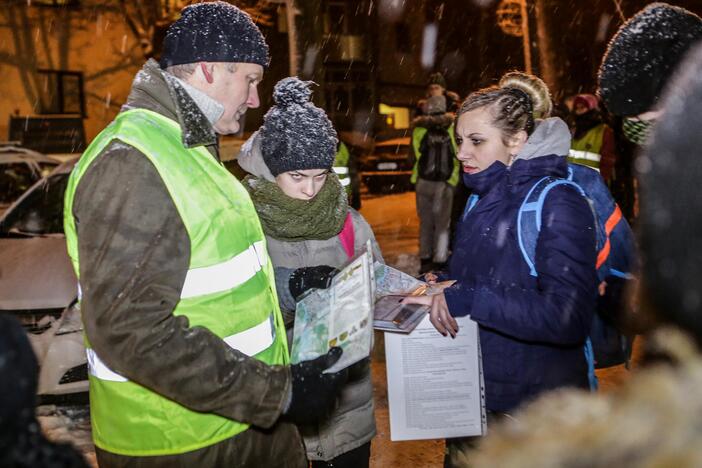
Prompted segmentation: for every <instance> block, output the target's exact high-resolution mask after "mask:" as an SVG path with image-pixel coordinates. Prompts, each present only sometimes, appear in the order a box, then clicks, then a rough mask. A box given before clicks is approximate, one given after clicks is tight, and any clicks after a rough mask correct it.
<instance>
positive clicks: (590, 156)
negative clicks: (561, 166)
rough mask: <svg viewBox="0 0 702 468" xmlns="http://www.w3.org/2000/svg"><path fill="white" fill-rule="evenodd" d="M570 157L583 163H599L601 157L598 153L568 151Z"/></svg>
mask: <svg viewBox="0 0 702 468" xmlns="http://www.w3.org/2000/svg"><path fill="white" fill-rule="evenodd" d="M570 157H571V158H573V159H582V160H584V161H592V162H596V163H599V162H600V159H602V155H600V154H598V153H592V152H590V151H580V150H574V149H571V150H570Z"/></svg>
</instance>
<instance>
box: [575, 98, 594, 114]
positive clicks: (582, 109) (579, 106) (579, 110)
mask: <svg viewBox="0 0 702 468" xmlns="http://www.w3.org/2000/svg"><path fill="white" fill-rule="evenodd" d="M589 110H590V109H588V108H587V106H586V105H585V104H583V103H582V102H580V101H577V102H576V103H575V105H574V106H573V112H574V113H575V115H583V114H584V113H586V112H587V111H589Z"/></svg>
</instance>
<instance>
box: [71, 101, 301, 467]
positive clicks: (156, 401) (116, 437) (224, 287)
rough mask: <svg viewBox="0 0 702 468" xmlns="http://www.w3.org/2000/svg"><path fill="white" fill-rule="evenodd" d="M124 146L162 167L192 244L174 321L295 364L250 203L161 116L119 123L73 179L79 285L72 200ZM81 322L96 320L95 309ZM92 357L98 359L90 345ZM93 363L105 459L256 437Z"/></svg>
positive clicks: (95, 410) (126, 115)
mask: <svg viewBox="0 0 702 468" xmlns="http://www.w3.org/2000/svg"><path fill="white" fill-rule="evenodd" d="M115 140H119V141H122V142H124V143H126V144H129V145H131V146H132V147H134V148H136V149H137V150H138V151H139V152H140V153H142V154H143V155H144V156H145V157H147V158H148V159H149V161H150V162H151V163H152V164H153V165H154V167H155V168H156V170H157V171H158V173H159V176H160V177H161V180H162V181H163V183H164V184H165V186H166V188H167V189H168V191H169V194H170V196H171V198H172V200H173V202H174V204H175V206H176V208H177V210H178V213H179V215H180V217H181V219H182V221H183V224H184V225H185V229H186V231H187V233H188V237H189V239H190V258H189V267H188V268H189V269H188V271H187V272H184V273H185V274H184V276H185V281H184V284H183V288H182V290H181V297H180V300H179V301H178V303H177V304H176V306H175V308H174V309H173V312H172V314H173V315H174V316H184V317H186V318H187V319H188V321H189V326H190V327H204V328H206V329H208V330H210V332H211V333H212V334H214V335H215V336H217V337H219V338H220V339H221V340H222V341H223V342H224V343H226V344H227V346H231V347H232V348H235V349H237V350H239V351H241V352H242V353H244V354H246V355H249V356H252V357H254V358H255V359H257V360H259V361H262V362H264V363H266V364H269V365H284V364H286V363H287V362H288V361H289V357H288V352H287V341H286V338H285V327H284V323H283V319H282V316H281V314H280V310H279V307H278V298H277V295H276V291H275V281H274V278H275V273H274V271H273V265H272V264H271V262H270V261H269V259H268V255H267V253H266V243H265V235H264V234H263V230H262V229H261V225H260V222H259V221H258V217H257V216H256V210H255V208H254V206H253V203H252V202H251V199H250V197H249V195H248V193H247V192H246V190H245V189H244V187H243V186H242V185H241V183H240V182H238V181H237V180H236V179H235V178H234V177H233V176H232V175H231V173H229V171H227V170H226V168H225V167H224V166H223V165H222V164H221V163H219V162H218V161H217V160H216V159H215V158H214V157H213V156H212V155H211V154H210V153H209V152H208V151H207V149H206V148H205V147H195V148H184V147H183V143H182V132H181V130H180V127H179V126H178V123H177V122H175V121H173V120H170V119H168V118H166V117H163V116H161V115H159V114H156V113H154V112H151V111H148V110H145V109H132V110H129V111H125V112H123V113H121V114H119V115H118V117H117V118H116V119H115V121H114V122H113V123H112V124H111V125H110V126H108V127H107V128H106V129H105V130H103V131H102V132H101V133H100V134H99V135H98V136H97V137H96V138H95V139H94V140H93V142H92V143H91V144H90V146H89V147H88V149H87V150H86V151H85V152H84V153H83V156H82V157H81V159H80V160H79V161H78V163H77V165H76V167H75V168H74V170H73V173H72V174H71V177H70V179H69V184H68V187H67V189H66V195H65V207H64V217H65V219H64V230H65V232H66V241H67V247H68V253H69V256H70V257H71V261H72V263H73V267H74V270H75V271H76V274H77V275H78V277H79V279H80V264H79V258H78V250H79V249H78V240H79V239H78V235H77V231H76V222H75V219H73V209H72V208H73V199H74V196H75V192H76V188H77V186H78V184H79V183H80V180H81V177H82V176H83V174H85V172H86V171H87V170H88V168H89V167H90V165H91V164H92V163H93V161H95V160H96V159H97V158H99V157H101V156H102V155H103V150H104V148H106V147H107V145H109V144H110V143H111V142H112V141H115ZM82 313H83V314H90V313H91V311H90V310H89V309H87V308H86V309H84V310H83V311H82ZM86 349H87V350H90V349H91V346H90V343H89V340H88V338H87V337H86ZM105 357H107V356H105ZM88 359H89V362H90V365H89V372H90V373H89V379H88V380H89V383H90V400H91V401H90V404H91V408H90V412H91V423H92V434H93V440H94V442H95V445H96V446H98V447H100V448H101V449H103V450H106V451H108V452H111V453H116V454H120V455H126V456H158V455H173V454H178V453H184V452H188V451H193V450H198V449H200V448H203V447H207V446H210V445H213V444H216V443H218V442H220V441H222V440H226V439H229V438H231V437H234V436H235V435H237V434H239V433H241V432H243V431H245V430H246V429H247V428H248V427H249V425H248V424H246V423H245V422H238V421H235V420H233V419H230V418H225V417H222V416H219V415H216V414H213V413H203V412H198V411H193V410H190V409H188V408H186V407H185V406H183V405H180V404H179V403H178V402H177V401H175V400H172V399H169V398H167V397H165V396H162V395H160V394H158V393H157V392H155V391H153V390H150V389H148V388H146V387H143V386H141V385H139V384H138V382H136V381H133V380H127V379H126V378H125V377H124V376H122V375H119V374H118V373H116V372H114V371H112V370H111V369H109V367H107V366H106V365H105V363H104V362H102V361H101V360H100V358H99V357H98V356H97V355H96V354H95V353H94V351H88ZM183 365H187V364H186V363H184V364H183ZM164 371H167V370H166V369H164ZM203 384H206V383H205V382H203ZM253 404H254V405H255V404H256V403H255V402H254V403H253ZM135 434H138V436H135Z"/></svg>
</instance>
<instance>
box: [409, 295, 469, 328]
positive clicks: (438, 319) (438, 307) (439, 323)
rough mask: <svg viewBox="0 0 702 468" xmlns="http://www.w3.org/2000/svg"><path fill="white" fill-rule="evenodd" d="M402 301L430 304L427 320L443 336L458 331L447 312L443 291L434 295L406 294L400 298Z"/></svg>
mask: <svg viewBox="0 0 702 468" xmlns="http://www.w3.org/2000/svg"><path fill="white" fill-rule="evenodd" d="M402 303H403V304H423V305H428V306H431V312H429V321H430V322H431V324H432V325H434V328H436V331H438V332H439V333H441V334H442V335H444V336H446V335H447V334H449V335H451V338H455V337H456V334H457V333H458V323H457V322H456V319H454V318H453V317H452V316H451V314H450V313H449V310H448V304H447V303H446V296H444V293H443V292H442V293H440V294H436V295H434V296H408V297H406V298H404V299H403V300H402Z"/></svg>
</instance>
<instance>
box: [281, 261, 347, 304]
mask: <svg viewBox="0 0 702 468" xmlns="http://www.w3.org/2000/svg"><path fill="white" fill-rule="evenodd" d="M337 273H339V270H337V269H336V268H334V267H330V266H329V265H318V266H313V267H303V268H298V269H297V270H295V271H293V272H292V274H291V275H290V280H289V281H288V286H289V287H290V294H292V297H293V298H295V301H298V300H299V298H300V296H302V295H303V294H304V293H305V292H306V291H307V290H308V289H327V288H328V287H329V285H330V284H331V280H332V278H333V277H334V275H336V274H337Z"/></svg>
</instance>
